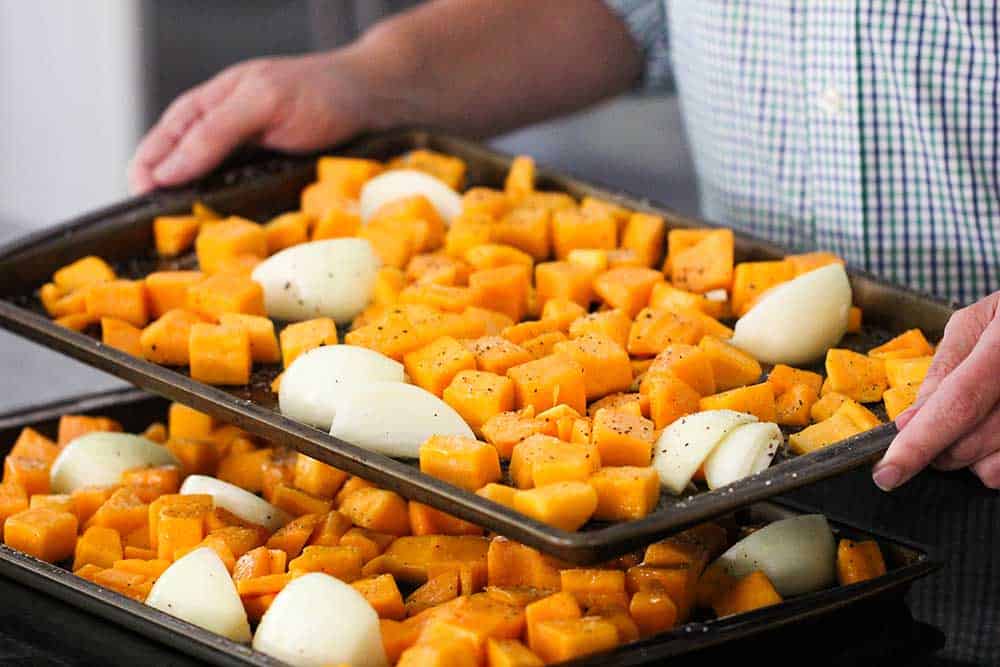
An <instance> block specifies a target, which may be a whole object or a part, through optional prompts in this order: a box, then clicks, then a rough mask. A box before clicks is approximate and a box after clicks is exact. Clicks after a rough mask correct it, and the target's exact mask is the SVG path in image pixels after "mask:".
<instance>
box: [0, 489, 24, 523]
mask: <svg viewBox="0 0 1000 667" xmlns="http://www.w3.org/2000/svg"><path fill="white" fill-rule="evenodd" d="M26 509H28V494H27V492H25V490H24V488H23V487H22V486H21V485H20V484H15V483H12V482H3V483H2V484H0V529H2V528H3V524H4V522H5V521H6V520H7V517H10V516H13V515H14V514H17V513H18V512H23V511H24V510H26Z"/></svg>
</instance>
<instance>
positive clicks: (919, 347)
mask: <svg viewBox="0 0 1000 667" xmlns="http://www.w3.org/2000/svg"><path fill="white" fill-rule="evenodd" d="M933 355H934V347H933V346H932V345H931V344H930V343H929V342H927V339H926V338H925V337H924V333H923V332H922V331H921V330H920V329H910V330H909V331H904V332H903V333H901V334H899V335H898V336H896V337H895V338H893V339H892V340H890V341H887V342H885V343H883V344H882V345H879V346H878V347H874V348H872V349H870V350H868V356H870V357H876V358H878V359H912V358H914V357H930V356H933Z"/></svg>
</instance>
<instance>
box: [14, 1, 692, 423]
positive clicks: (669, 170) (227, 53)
mask: <svg viewBox="0 0 1000 667" xmlns="http://www.w3.org/2000/svg"><path fill="white" fill-rule="evenodd" d="M415 4H417V0H254V1H253V2H240V1H238V0H213V1H212V2H204V1H202V0H159V1H156V0H88V1H87V2H79V0H32V1H26V0H0V242H3V241H5V240H9V239H11V238H14V237H16V236H18V235H20V234H24V233H26V232H28V231H31V230H35V229H39V228H42V227H45V226H47V225H51V224H55V223H57V222H60V221H63V220H65V219H67V218H70V217H72V216H74V215H76V214H79V213H82V212H85V211H88V210H92V209H94V208H97V207H100V206H104V205H106V204H109V203H111V202H114V201H116V200H119V199H122V198H123V197H126V196H127V195H128V192H127V188H126V179H125V171H126V166H127V164H128V161H129V158H130V157H131V154H132V151H133V150H134V148H135V146H136V144H137V143H138V141H139V139H140V137H141V136H142V134H143V133H144V132H145V130H146V129H147V128H148V127H150V126H151V125H152V124H153V123H154V122H155V121H156V119H157V118H158V117H159V115H160V113H161V112H162V111H163V109H165V108H166V106H167V105H168V104H169V103H170V101H171V100H172V99H173V98H174V97H176V96H177V95H178V94H179V93H181V92H183V91H185V90H187V89H188V88H190V87H191V86H194V85H196V84H198V83H200V82H201V81H204V80H205V79H207V78H209V77H211V76H212V75H214V74H216V73H217V72H218V71H219V70H221V69H223V68H225V67H226V66H227V65H231V64H233V63H236V62H239V61H242V60H246V59H249V58H256V57H262V56H273V55H290V54H298V53H302V52H306V51H311V50H317V49H330V48H335V47H336V46H337V45H339V44H343V43H346V42H348V41H350V40H352V39H354V38H355V37H356V36H357V35H358V34H359V32H361V31H363V30H364V29H365V28H366V27H368V26H369V25H371V24H372V23H374V22H375V21H377V20H379V19H380V18H382V17H383V16H386V15H388V14H390V13H392V12H397V11H403V10H405V9H406V8H408V7H410V6H413V5H415ZM492 143H493V144H494V145H496V146H497V147H498V148H500V149H501V150H504V151H507V152H510V153H521V152H523V153H529V154H531V155H533V156H534V157H535V158H536V160H537V161H538V162H539V163H540V164H543V165H548V166H551V167H554V168H557V169H560V170H563V171H567V172H570V173H573V174H576V175H579V176H582V177H584V178H586V179H589V180H593V181H597V182H601V183H604V184H607V185H610V186H613V187H616V188H620V189H623V190H627V191H629V192H631V193H634V194H637V195H641V196H645V197H649V198H652V199H656V200H658V201H661V202H664V203H667V204H668V205H670V206H671V207H673V208H675V209H677V210H679V211H681V212H684V213H695V212H697V208H698V205H697V192H696V189H695V182H694V174H693V170H692V167H691V163H690V158H689V155H688V153H687V149H686V147H685V144H684V139H683V130H682V127H681V124H680V118H679V112H678V108H677V103H676V99H675V98H674V97H672V96H639V95H630V96H625V97H623V98H620V99H617V100H613V101H610V102H607V103H605V104H602V105H600V106H598V107H595V108H593V109H590V110H587V111H585V112H583V113H580V114H576V115H574V116H571V117H567V118H561V119H557V120H554V121H551V122H548V123H544V124H541V125H537V126H533V127H529V128H525V129H523V130H520V131H518V132H515V133H512V134H508V135H505V136H500V137H496V138H495V139H494V140H493V141H492ZM0 365H2V366H0V367H3V368H8V369H11V372H12V373H14V374H15V376H16V377H19V378H24V382H25V383H26V385H25V387H24V390H22V391H18V392H9V393H7V394H6V395H4V396H0V409H4V408H9V407H14V406H18V405H22V404H26V403H29V402H32V401H41V400H46V399H49V398H56V397H61V396H66V395H72V394H74V393H79V392H82V391H88V390H93V389H96V388H104V387H107V386H113V385H114V384H115V381H114V380H112V379H110V378H109V377H107V376H104V375H101V374H99V373H97V372H96V371H91V370H89V369H86V368H84V367H83V366H80V365H79V364H76V363H75V362H71V361H69V360H67V359H65V358H63V357H60V356H58V355H56V354H54V353H52V352H47V351H44V350H42V349H40V348H38V347H36V346H34V345H32V344H30V343H26V342H23V341H21V340H18V339H15V338H14V337H12V336H10V335H9V334H6V333H2V332H0ZM53 376H58V377H59V381H58V382H52V381H51V377H53ZM34 385H37V386H34Z"/></svg>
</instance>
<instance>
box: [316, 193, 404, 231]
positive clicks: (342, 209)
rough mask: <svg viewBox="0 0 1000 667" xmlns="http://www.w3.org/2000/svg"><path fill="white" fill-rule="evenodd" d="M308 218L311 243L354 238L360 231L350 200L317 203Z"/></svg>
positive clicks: (354, 204)
mask: <svg viewBox="0 0 1000 667" xmlns="http://www.w3.org/2000/svg"><path fill="white" fill-rule="evenodd" d="M306 215H310V214H309V213H306ZM310 217H311V218H312V219H313V220H315V224H314V225H313V228H312V237H311V238H310V240H312V241H322V240H324V239H339V238H344V237H346V236H356V235H357V234H358V230H359V229H361V213H360V210H359V208H358V204H357V202H355V201H353V200H351V199H343V198H341V197H332V198H330V199H328V200H326V201H324V202H322V203H318V204H317V205H316V206H315V207H314V208H313V212H312V214H311V215H310ZM407 242H409V239H407Z"/></svg>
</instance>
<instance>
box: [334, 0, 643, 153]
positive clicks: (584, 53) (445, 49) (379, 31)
mask: <svg viewBox="0 0 1000 667" xmlns="http://www.w3.org/2000/svg"><path fill="white" fill-rule="evenodd" d="M334 57H336V58H339V59H342V60H343V61H345V62H348V63H351V64H352V69H354V70H355V71H357V72H359V76H361V78H362V81H361V82H359V83H360V85H363V86H365V87H366V88H367V91H366V95H367V98H368V102H367V105H366V106H367V107H368V111H369V113H370V118H369V119H368V123H369V124H370V125H371V126H372V128H371V129H381V128H385V127H390V126H399V125H430V126H438V127H444V128H449V129H452V130H454V131H457V132H463V133H466V134H470V135H477V136H484V135H490V134H496V133H498V132H501V131H504V130H507V129H511V128H514V127H518V126H520V125H524V124H527V123H531V122H534V121H538V120H541V119H544V118H548V117H552V116H555V115H558V114H561V113H566V112H569V111H573V110H576V109H579V108H581V107H584V106H586V105H589V104H591V103H594V102H596V101H598V100H600V99H603V98H606V97H609V96H611V95H614V94H616V93H619V92H622V91H624V90H625V89H627V88H628V86H629V85H630V84H631V83H632V82H634V81H635V79H636V77H637V75H638V72H639V68H640V56H639V53H638V50H637V48H636V47H635V45H634V44H633V42H632V40H631V38H630V37H629V35H628V32H627V30H626V28H625V26H624V24H622V22H621V21H620V19H618V18H617V17H616V16H615V15H614V14H612V13H611V11H610V10H609V9H608V8H607V7H606V6H605V5H604V3H603V2H600V0H544V1H539V0H504V1H498V0H437V1H435V2H430V3H427V4H425V5H422V6H421V7H418V8H417V9H415V10H412V11H410V12H406V13H404V14H401V15H398V16H396V17H393V18H391V19H388V20H386V21H384V22H382V23H380V24H378V25H376V26H375V27H373V28H372V29H371V30H370V31H369V32H368V33H366V34H365V35H364V36H363V37H362V38H361V39H359V40H358V41H357V42H356V43H355V44H353V45H352V46H350V47H348V48H347V49H345V50H343V51H341V52H338V53H336V54H334Z"/></svg>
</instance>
